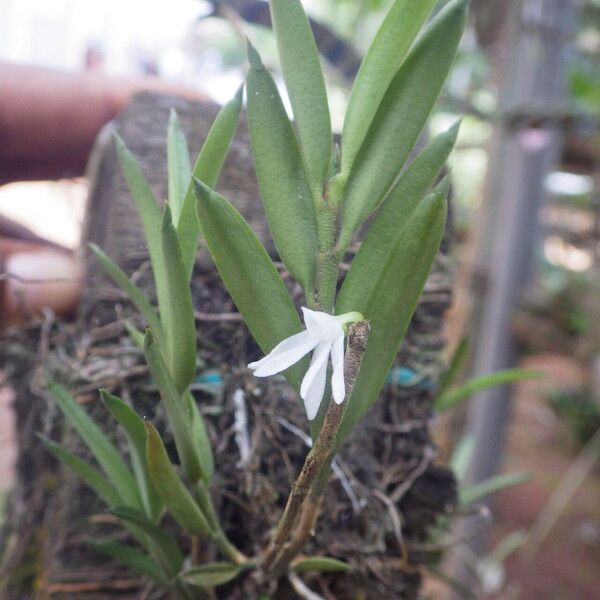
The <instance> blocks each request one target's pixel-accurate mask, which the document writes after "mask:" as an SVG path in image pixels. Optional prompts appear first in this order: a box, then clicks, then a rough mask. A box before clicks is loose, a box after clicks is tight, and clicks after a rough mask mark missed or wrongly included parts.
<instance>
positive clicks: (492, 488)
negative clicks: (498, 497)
mask: <svg viewBox="0 0 600 600" xmlns="http://www.w3.org/2000/svg"><path fill="white" fill-rule="evenodd" d="M530 479H531V476H530V475H529V474H527V473H502V474H501V475H496V476H495V477H490V479H486V480H485V481H480V482H478V483H474V484H472V485H468V486H465V487H463V488H462V489H461V490H460V503H461V505H463V506H468V505H469V504H473V502H477V501H478V500H482V499H483V498H486V497H487V496H490V495H491V494H495V493H496V492H499V491H501V490H504V489H506V488H509V487H513V486H515V485H521V484H522V483H525V482H527V481H529V480H530Z"/></svg>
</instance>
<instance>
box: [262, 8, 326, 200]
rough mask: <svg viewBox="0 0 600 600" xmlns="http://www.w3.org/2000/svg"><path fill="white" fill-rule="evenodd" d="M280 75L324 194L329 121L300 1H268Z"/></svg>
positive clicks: (312, 177) (306, 159)
mask: <svg viewBox="0 0 600 600" xmlns="http://www.w3.org/2000/svg"><path fill="white" fill-rule="evenodd" d="M270 4H271V16H272V20H273V29H274V30H275V38H276V40H277V49H278V51H279V57H280V59H281V67H282V71H283V77H284V79H285V84H286V87H287V91H288V94H289V97H290V102H291V104H292V110H293V112H294V120H295V122H296V130H297V131H298V137H299V139H300V145H301V146H302V151H303V156H304V162H305V164H306V170H307V172H308V175H309V178H310V181H311V183H312V189H313V190H315V192H316V193H318V194H319V196H320V195H321V194H322V193H323V180H324V178H325V174H326V172H327V168H328V166H329V161H330V158H331V150H332V135H331V120H330V116H329V105H328V103H327V91H326V89H325V81H324V80H323V73H322V72H321V64H320V63H319V54H318V52H317V46H316V44H315V39H314V37H313V34H312V30H311V28H310V24H309V22H308V19H307V18H306V14H305V13H304V9H303V8H302V4H301V3H300V1H299V0H271V2H270Z"/></svg>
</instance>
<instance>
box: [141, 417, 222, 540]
mask: <svg viewBox="0 0 600 600" xmlns="http://www.w3.org/2000/svg"><path fill="white" fill-rule="evenodd" d="M144 425H145V426H146V433H147V441H146V460H147V462H148V470H149V471H150V476H151V477H152V482H153V483H154V487H155V488H156V491H157V492H158V494H159V496H160V497H161V499H162V501H163V502H164V504H165V506H166V507H167V509H168V510H169V512H170V513H171V516H172V517H173V518H174V519H175V521H176V522H177V524H178V525H179V526H180V527H181V528H182V529H183V530H184V531H185V532H186V533H189V534H192V535H195V534H201V535H205V536H210V533H211V531H210V525H209V524H208V521H207V520H206V517H205V516H204V514H203V513H202V511H201V510H200V508H199V507H198V505H197V504H196V502H195V500H194V498H193V497H192V495H191V494H190V492H188V490H187V488H186V487H185V485H184V483H183V481H181V479H180V477H179V475H178V474H177V472H176V471H175V468H174V467H173V465H172V464H171V461H170V460H169V457H168V455H167V451H166V450H165V447H164V445H163V443H162V440H161V439H160V435H159V433H158V431H156V428H155V427H154V426H153V425H152V423H150V422H148V421H146V422H145V423H144Z"/></svg>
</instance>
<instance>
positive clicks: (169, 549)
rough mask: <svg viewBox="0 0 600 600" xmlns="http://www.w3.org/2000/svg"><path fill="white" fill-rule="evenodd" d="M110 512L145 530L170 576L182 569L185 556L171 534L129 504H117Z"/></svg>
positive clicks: (150, 543) (149, 542) (153, 548)
mask: <svg viewBox="0 0 600 600" xmlns="http://www.w3.org/2000/svg"><path fill="white" fill-rule="evenodd" d="M108 512H109V513H111V514H112V515H114V516H115V517H118V518H119V519H121V520H123V521H125V522H126V523H130V524H131V525H134V526H135V527H136V528H138V529H141V530H142V531H143V533H144V535H145V536H146V537H147V538H148V545H149V547H150V548H151V549H152V550H153V552H154V554H155V556H156V558H157V560H158V561H159V562H160V564H161V566H162V567H163V568H164V569H165V571H166V572H167V573H168V574H169V576H171V577H173V576H174V575H175V574H176V573H179V572H180V571H181V568H182V566H183V556H182V554H181V551H180V550H179V547H178V546H177V542H176V541H175V539H174V538H173V537H172V536H171V535H168V534H166V533H165V532H164V531H162V530H161V529H160V528H159V527H157V526H156V525H154V523H152V522H151V521H150V520H148V518H147V517H146V516H145V515H144V514H143V513H141V512H140V511H139V510H135V509H133V508H130V507H128V506H117V507H115V508H111V509H110V510H109V511H108Z"/></svg>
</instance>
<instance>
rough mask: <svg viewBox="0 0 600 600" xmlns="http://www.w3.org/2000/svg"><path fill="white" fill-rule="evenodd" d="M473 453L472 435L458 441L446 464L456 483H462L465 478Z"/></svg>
mask: <svg viewBox="0 0 600 600" xmlns="http://www.w3.org/2000/svg"><path fill="white" fill-rule="evenodd" d="M474 452H475V438H474V437H473V436H472V435H465V436H464V437H463V438H461V439H460V440H459V442H458V444H457V445H456V448H455V449H454V451H453V452H452V456H451V457H450V461H449V462H448V466H449V467H450V469H451V470H452V472H453V473H454V475H455V477H456V479H457V481H463V480H464V478H465V477H466V476H467V473H468V471H469V466H470V464H471V459H472V458H473V453H474Z"/></svg>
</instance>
